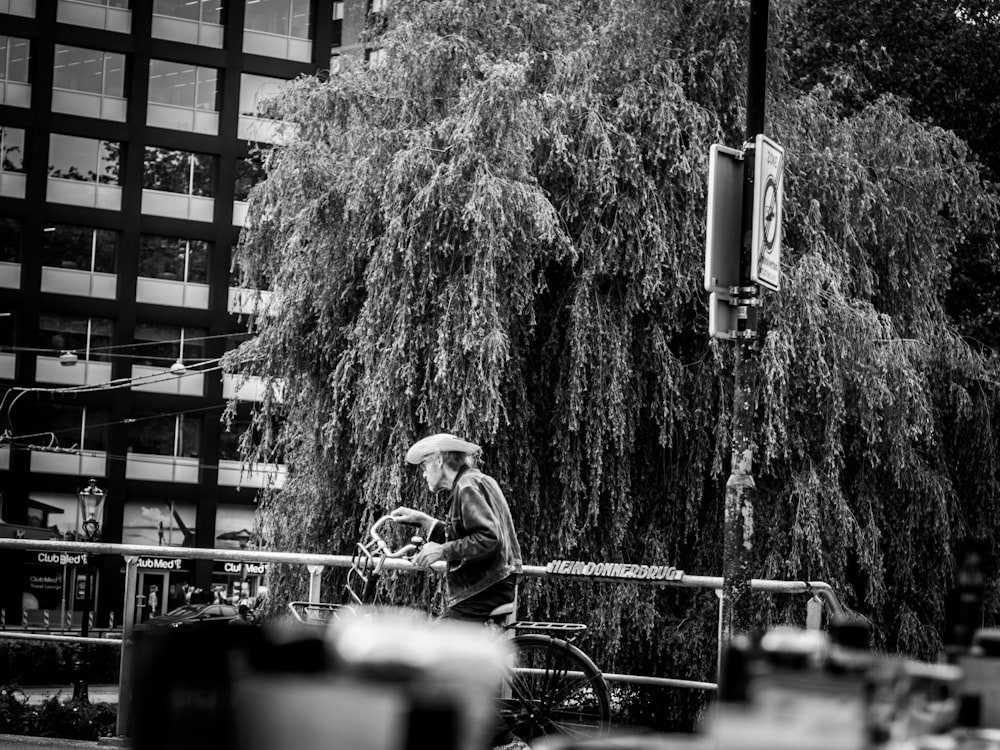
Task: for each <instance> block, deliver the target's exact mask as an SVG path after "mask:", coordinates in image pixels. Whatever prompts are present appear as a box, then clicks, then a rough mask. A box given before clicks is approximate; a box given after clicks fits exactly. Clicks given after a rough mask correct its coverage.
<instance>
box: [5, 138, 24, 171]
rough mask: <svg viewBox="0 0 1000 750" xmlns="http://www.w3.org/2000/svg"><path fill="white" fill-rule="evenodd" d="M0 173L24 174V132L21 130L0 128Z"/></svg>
mask: <svg viewBox="0 0 1000 750" xmlns="http://www.w3.org/2000/svg"><path fill="white" fill-rule="evenodd" d="M0 153H2V154H3V160H2V161H0V172H16V173H20V174H23V173H24V131H23V130H22V129H21V128H6V127H4V128H0Z"/></svg>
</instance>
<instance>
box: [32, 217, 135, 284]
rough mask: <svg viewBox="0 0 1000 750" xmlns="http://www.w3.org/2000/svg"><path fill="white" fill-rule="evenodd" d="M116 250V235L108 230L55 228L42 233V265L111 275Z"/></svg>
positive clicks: (64, 226)
mask: <svg viewBox="0 0 1000 750" xmlns="http://www.w3.org/2000/svg"><path fill="white" fill-rule="evenodd" d="M117 246H118V234H117V233H116V232H113V231H111V230H110V229H93V228H91V227H79V226H70V225H66V224H54V225H50V226H47V227H45V229H44V231H43V232H42V264H43V265H46V266H51V267H53V268H70V269H77V270H81V271H96V272H98V273H114V272H115V254H116V250H117Z"/></svg>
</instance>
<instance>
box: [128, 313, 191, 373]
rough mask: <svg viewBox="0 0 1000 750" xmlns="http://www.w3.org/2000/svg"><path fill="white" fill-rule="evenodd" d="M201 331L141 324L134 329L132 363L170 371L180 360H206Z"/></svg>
mask: <svg viewBox="0 0 1000 750" xmlns="http://www.w3.org/2000/svg"><path fill="white" fill-rule="evenodd" d="M206 335H207V331H205V330H204V329H201V328H178V327H176V326H167V325H156V324H150V323H138V324H136V327H135V342H136V344H137V346H136V347H135V350H134V351H135V355H134V359H133V362H134V363H135V364H137V365H147V366H150V367H169V366H170V365H172V364H173V363H174V362H176V361H177V360H181V361H185V360H201V359H204V358H205V336H206Z"/></svg>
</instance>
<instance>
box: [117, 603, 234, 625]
mask: <svg viewBox="0 0 1000 750" xmlns="http://www.w3.org/2000/svg"><path fill="white" fill-rule="evenodd" d="M237 617H239V611H238V610H237V609H236V607H234V606H232V605H231V604H184V605H182V606H180V607H177V609H172V610H170V611H169V612H167V613H166V614H165V615H158V616H157V617H150V618H149V619H148V620H146V621H145V622H142V623H136V624H135V627H136V629H137V630H144V629H146V628H179V627H181V626H189V625H198V626H199V627H216V626H219V627H225V626H227V625H229V622H230V621H231V620H235V619H236V618H237Z"/></svg>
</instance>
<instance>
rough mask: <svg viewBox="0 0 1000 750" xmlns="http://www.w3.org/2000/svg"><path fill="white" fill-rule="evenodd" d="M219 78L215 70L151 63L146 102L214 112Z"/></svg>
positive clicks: (154, 61)
mask: <svg viewBox="0 0 1000 750" xmlns="http://www.w3.org/2000/svg"><path fill="white" fill-rule="evenodd" d="M218 77H219V72H218V71H217V70H216V69H215V68H203V67H201V66H199V65H191V64H190V63H175V62H168V61H167V60H150V62H149V101H151V102H157V103H159V104H172V105H174V106H176V107H187V108H189V109H201V110H207V111H210V112H214V111H216V110H217V109H218V107H217V106H216V102H217V97H216V95H217V81H218Z"/></svg>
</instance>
